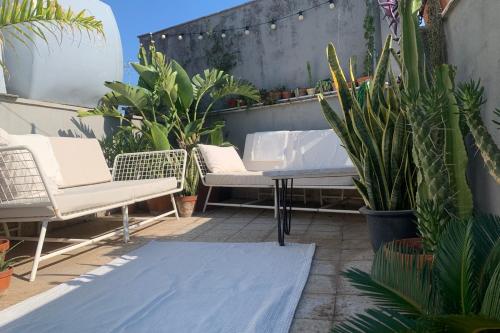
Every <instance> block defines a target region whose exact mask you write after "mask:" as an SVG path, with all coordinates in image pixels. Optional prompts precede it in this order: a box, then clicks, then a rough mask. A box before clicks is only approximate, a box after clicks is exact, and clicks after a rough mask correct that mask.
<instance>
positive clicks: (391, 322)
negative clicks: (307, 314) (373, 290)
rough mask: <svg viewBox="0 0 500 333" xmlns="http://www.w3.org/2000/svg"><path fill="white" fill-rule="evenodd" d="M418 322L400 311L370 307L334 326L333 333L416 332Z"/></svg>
mask: <svg viewBox="0 0 500 333" xmlns="http://www.w3.org/2000/svg"><path fill="white" fill-rule="evenodd" d="M416 327H417V323H416V322H415V321H414V320H412V319H410V318H408V317H406V316H404V315H401V314H400V313H397V312H394V311H390V310H385V309H368V310H366V313H364V314H358V315H356V316H353V317H351V318H349V319H347V320H346V321H345V322H343V323H342V324H337V325H336V326H335V327H334V328H333V331H332V332H333V333H391V332H394V333H396V332H415V329H416Z"/></svg>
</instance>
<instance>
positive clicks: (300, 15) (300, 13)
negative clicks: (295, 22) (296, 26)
mask: <svg viewBox="0 0 500 333" xmlns="http://www.w3.org/2000/svg"><path fill="white" fill-rule="evenodd" d="M299 21H304V14H302V12H299Z"/></svg>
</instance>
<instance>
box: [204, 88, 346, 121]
mask: <svg viewBox="0 0 500 333" xmlns="http://www.w3.org/2000/svg"><path fill="white" fill-rule="evenodd" d="M323 95H324V96H325V98H327V99H329V98H332V97H336V96H337V92H336V91H331V92H327V93H324V94H323ZM312 101H317V95H314V96H301V97H294V98H290V99H282V100H278V103H276V104H270V105H264V104H262V103H258V104H254V105H252V106H250V107H246V106H242V107H236V108H231V109H219V110H213V111H210V112H209V115H210V116H216V115H220V114H231V113H239V112H248V111H258V110H262V109H271V108H279V107H283V106H286V105H291V104H301V103H307V102H312Z"/></svg>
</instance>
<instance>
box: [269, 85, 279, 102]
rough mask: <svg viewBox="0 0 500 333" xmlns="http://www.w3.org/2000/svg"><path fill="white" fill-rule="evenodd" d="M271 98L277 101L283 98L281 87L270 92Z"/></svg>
mask: <svg viewBox="0 0 500 333" xmlns="http://www.w3.org/2000/svg"><path fill="white" fill-rule="evenodd" d="M269 98H270V99H271V100H272V101H274V102H276V101H277V100H280V99H281V89H280V88H276V89H273V90H271V91H270V92H269Z"/></svg>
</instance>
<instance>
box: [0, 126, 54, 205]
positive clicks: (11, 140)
mask: <svg viewBox="0 0 500 333" xmlns="http://www.w3.org/2000/svg"><path fill="white" fill-rule="evenodd" d="M0 146H25V147H27V148H28V149H29V150H30V151H31V152H32V154H33V155H35V156H36V158H37V160H38V163H39V165H38V167H39V170H40V172H41V173H42V174H44V175H45V179H46V183H47V187H48V188H49V190H50V191H51V192H52V193H53V194H56V193H57V191H58V187H57V183H58V182H59V181H61V179H62V175H61V172H60V168H59V164H58V163H57V160H56V159H55V156H54V151H53V150H52V146H51V145H50V141H49V139H48V138H47V137H45V136H43V135H39V134H28V135H9V134H8V133H7V132H5V131H4V130H0ZM0 169H2V170H3V171H2V174H3V175H4V177H2V179H1V180H0V182H1V186H2V188H3V189H4V190H6V189H7V190H6V192H3V191H2V193H0V196H1V199H2V200H9V201H10V200H21V199H30V198H38V197H43V196H44V194H45V193H44V192H45V190H44V188H43V185H42V183H41V179H40V178H38V175H37V172H36V170H35V165H34V162H32V161H31V157H30V156H29V154H28V153H25V154H19V153H5V154H4V156H3V158H2V161H1V165H0Z"/></svg>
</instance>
